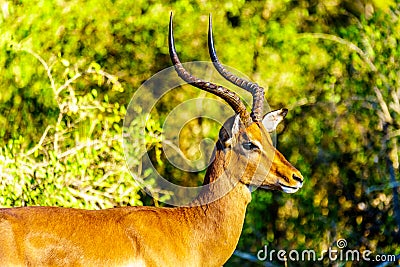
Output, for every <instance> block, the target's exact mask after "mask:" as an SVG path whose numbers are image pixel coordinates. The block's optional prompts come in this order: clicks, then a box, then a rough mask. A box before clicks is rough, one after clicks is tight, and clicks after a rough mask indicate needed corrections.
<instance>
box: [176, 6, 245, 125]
mask: <svg viewBox="0 0 400 267" xmlns="http://www.w3.org/2000/svg"><path fill="white" fill-rule="evenodd" d="M168 47H169V55H170V57H171V61H172V63H173V65H174V67H175V70H176V72H177V74H178V76H179V77H181V78H182V79H183V80H184V81H185V82H187V83H189V84H191V85H193V86H195V87H197V88H199V89H201V90H204V91H207V92H209V93H212V94H214V95H216V96H218V97H220V98H222V99H223V100H224V101H225V102H227V103H228V104H229V105H230V106H231V107H232V109H233V110H234V111H235V113H236V114H238V115H239V116H240V119H241V121H242V123H244V125H245V126H248V125H250V124H251V123H252V122H253V120H252V119H251V117H250V114H249V112H248V111H247V109H246V106H245V105H244V104H243V102H242V101H241V100H240V98H239V96H238V95H237V94H235V93H234V92H232V91H230V90H228V89H227V88H225V87H223V86H219V85H216V84H214V83H212V82H207V81H204V80H201V79H198V78H196V77H194V76H193V75H191V74H190V73H189V72H188V71H187V70H186V69H185V68H184V67H183V65H182V63H181V61H180V60H179V57H178V54H177V53H176V50H175V42H174V33H173V25H172V13H171V15H170V20H169V34H168Z"/></svg>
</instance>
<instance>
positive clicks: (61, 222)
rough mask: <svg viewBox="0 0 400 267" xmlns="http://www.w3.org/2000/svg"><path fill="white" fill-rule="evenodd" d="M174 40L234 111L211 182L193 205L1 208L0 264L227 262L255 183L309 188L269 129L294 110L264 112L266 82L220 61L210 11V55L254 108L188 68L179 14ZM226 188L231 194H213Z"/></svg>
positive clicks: (205, 86)
mask: <svg viewBox="0 0 400 267" xmlns="http://www.w3.org/2000/svg"><path fill="white" fill-rule="evenodd" d="M168 41H169V51H170V56H171V60H172V62H173V64H174V66H175V69H176V72H177V73H178V75H179V76H180V77H181V78H182V79H183V80H185V81H186V82H188V83H190V84H191V85H193V86H195V87H198V88H200V89H202V90H205V91H208V92H210V93H212V94H215V95H217V96H218V97H220V98H222V99H223V100H225V101H226V102H227V103H228V104H229V105H230V106H231V107H232V109H233V110H234V111H235V115H234V116H233V117H231V118H229V119H228V120H227V121H226V123H225V124H224V126H223V127H222V128H221V130H220V133H219V139H218V141H217V143H216V146H215V149H214V156H213V161H212V163H211V164H210V166H209V168H208V170H207V173H206V176H205V178H204V184H206V185H208V187H206V189H204V190H203V191H201V193H200V194H199V196H198V197H197V198H196V199H195V200H194V201H193V203H192V204H191V205H189V206H187V207H174V208H156V207H120V208H113V209H106V210H96V211H90V210H80V209H69V208H61V207H21V208H9V209H0V266H222V265H223V264H224V263H225V262H226V261H227V260H228V259H229V257H230V256H231V255H232V253H233V252H234V250H235V247H236V245H237V242H238V239H239V236H240V233H241V230H242V227H243V221H244V217H245V212H246V207H247V205H248V204H249V202H250V200H251V191H250V187H251V186H260V187H261V188H265V189H276V190H281V191H283V192H286V193H294V192H296V191H297V190H298V189H299V188H301V187H302V184H303V178H302V175H301V174H300V172H299V171H298V170H297V169H295V168H294V167H293V166H292V165H291V164H290V163H289V162H288V161H287V160H286V159H285V157H284V156H283V155H282V154H281V153H280V152H279V151H277V150H276V149H275V148H274V146H273V144H272V141H271V138H270V135H269V132H270V131H273V130H274V129H275V128H276V126H277V124H278V123H279V122H280V121H281V120H282V119H283V118H284V117H285V115H286V113H287V110H286V109H280V110H277V111H273V112H270V113H267V114H266V115H265V116H263V115H262V109H263V101H264V91H263V88H262V87H260V86H258V85H257V84H255V83H251V82H249V81H246V80H244V79H241V78H238V77H236V76H234V75H232V74H231V73H230V72H228V71H227V70H226V69H225V68H224V67H223V66H222V65H221V63H220V62H219V60H218V58H217V56H216V52H215V49H214V43H213V37H212V26H211V18H210V24H209V35H208V43H209V52H210V56H211V59H212V61H213V63H214V65H215V67H216V69H217V70H218V71H219V72H220V73H221V75H222V76H223V77H225V78H226V79H227V80H229V81H231V82H232V83H234V84H235V85H237V86H240V87H241V88H243V89H245V90H247V91H249V92H251V93H252V95H253V107H252V112H251V113H249V112H248V111H247V110H246V107H245V105H244V103H243V102H242V101H241V100H240V98H239V97H238V96H237V95H236V94H235V93H233V92H231V91H229V90H228V89H226V88H224V87H221V86H217V85H216V84H213V83H211V82H206V81H203V80H200V79H198V78H196V77H194V76H192V75H191V74H190V73H189V72H187V71H186V70H185V69H184V67H183V65H182V64H181V62H180V60H179V58H178V55H177V53H176V51H175V47H174V38H173V30H172V14H171V18H170V25H169V38H168ZM227 188H228V189H229V190H227V193H226V194H224V195H222V196H221V197H219V198H218V199H217V200H215V201H212V202H210V201H209V200H210V199H214V198H213V196H215V195H216V194H219V193H220V192H221V190H226V189H227Z"/></svg>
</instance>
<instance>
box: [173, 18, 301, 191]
mask: <svg viewBox="0 0 400 267" xmlns="http://www.w3.org/2000/svg"><path fill="white" fill-rule="evenodd" d="M168 40H169V52H170V56H171V60H172V62H173V64H174V66H175V70H176V72H177V73H178V75H179V77H181V78H182V79H183V80H185V81H186V82H188V83H190V84H191V85H193V86H195V87H197V88H200V89H202V90H205V91H207V92H210V93H212V94H214V95H217V96H219V97H220V98H222V99H223V100H225V101H226V102H227V103H228V104H229V105H230V106H231V107H232V109H233V110H234V111H235V113H236V115H235V116H233V117H231V118H229V119H228V120H227V121H226V122H225V124H224V126H223V127H222V128H221V130H220V133H219V140H218V142H217V150H222V151H223V153H224V155H225V158H226V161H227V162H229V164H228V165H227V168H226V172H227V173H228V174H230V176H233V177H235V178H238V179H239V181H240V182H241V183H243V184H245V185H249V186H251V185H255V186H261V187H262V188H265V189H277V190H281V191H284V192H286V193H294V192H296V191H297V190H298V189H300V188H301V187H302V184H303V177H302V175H301V173H300V172H299V171H298V170H297V169H296V168H295V167H293V166H292V165H291V164H290V163H289V162H288V161H287V160H286V159H285V157H284V156H283V155H282V154H281V153H280V152H279V151H278V150H277V149H276V148H275V147H274V146H273V143H272V139H271V137H270V134H269V133H270V132H272V131H274V130H275V129H276V127H277V125H278V124H279V123H280V122H281V121H282V120H283V119H284V117H285V116H286V114H287V109H280V110H276V111H272V112H269V113H267V114H265V115H263V104H264V89H263V88H262V87H260V86H258V85H257V84H255V83H252V82H250V81H247V80H244V79H241V78H239V77H236V76H234V75H233V74H232V73H230V72H229V71H227V70H226V69H225V68H224V67H223V66H222V64H221V63H220V61H219V60H218V57H217V55H216V52H215V48H214V41H213V36H212V25H211V16H210V21H209V32H208V47H209V53H210V57H211V60H212V62H213V64H214V66H215V68H216V69H217V70H218V72H219V73H220V74H221V75H222V76H223V77H224V78H225V79H227V80H228V81H230V82H231V83H233V84H235V85H237V86H239V87H241V88H243V89H245V90H247V91H249V92H250V93H251V94H252V95H253V107H252V111H251V113H249V112H248V111H247V109H246V106H245V105H244V104H243V102H242V101H241V100H240V98H239V97H238V96H237V95H236V94H235V93H234V92H232V91H230V90H228V89H226V88H225V87H222V86H218V85H216V84H214V83H211V82H207V81H203V80H201V79H198V78H196V77H194V76H193V75H191V74H190V73H189V72H188V71H187V70H186V69H184V67H183V66H182V64H181V62H180V60H179V57H178V55H177V53H176V51H175V45H174V37H173V30H172V14H171V18H170V25H169V38H168Z"/></svg>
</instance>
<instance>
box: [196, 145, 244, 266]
mask: <svg viewBox="0 0 400 267" xmlns="http://www.w3.org/2000/svg"><path fill="white" fill-rule="evenodd" d="M221 147H222V146H220V145H217V147H216V149H215V151H214V161H213V162H212V163H211V165H210V166H209V168H208V170H207V173H206V176H205V178H204V185H209V186H207V187H205V188H204V189H203V191H202V192H201V193H200V194H199V196H198V198H197V199H196V200H195V201H194V203H193V204H194V205H195V206H196V207H192V208H189V209H190V210H191V212H193V211H195V210H196V213H197V214H198V216H196V221H195V224H196V225H197V226H196V229H197V230H198V231H199V233H201V236H202V238H200V239H199V240H202V241H201V242H200V243H199V244H197V246H198V249H199V250H200V251H206V252H208V253H210V252H211V251H212V253H217V255H219V257H218V258H219V259H222V261H221V262H219V261H218V260H217V259H215V260H216V265H218V264H220V265H222V264H223V263H224V262H225V261H226V260H227V259H228V258H229V257H230V256H231V255H232V253H233V251H234V250H235V248H236V245H237V243H238V241H239V237H240V234H241V232H242V228H243V223H244V218H245V213H246V208H247V205H248V204H249V202H250V200H251V194H250V191H249V190H248V188H247V186H246V185H244V184H243V183H241V182H239V178H240V177H232V176H234V174H233V173H235V172H230V171H229V170H227V169H225V167H226V165H227V163H228V162H229V154H228V153H225V152H224V150H223V149H221ZM231 165H232V164H231ZM223 175H226V176H225V177H223ZM221 181H222V182H221ZM221 192H226V193H224V194H223V195H221ZM216 198H217V199H216ZM215 199H216V200H215ZM211 200H213V201H211ZM205 233H207V234H205ZM205 256H207V255H205ZM208 256H209V255H208Z"/></svg>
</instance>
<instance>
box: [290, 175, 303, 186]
mask: <svg viewBox="0 0 400 267" xmlns="http://www.w3.org/2000/svg"><path fill="white" fill-rule="evenodd" d="M292 177H293V180H296V181H298V182H300V183H301V185H300V187H302V186H303V177H299V176H297V175H296V174H293V176H292Z"/></svg>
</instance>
